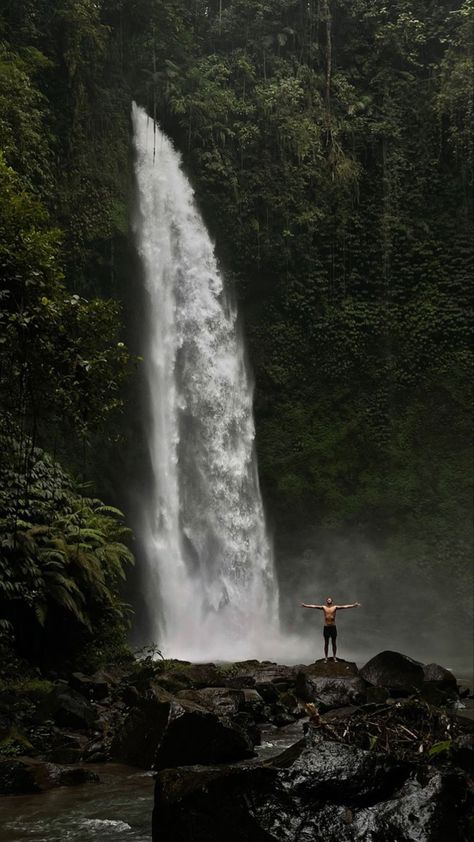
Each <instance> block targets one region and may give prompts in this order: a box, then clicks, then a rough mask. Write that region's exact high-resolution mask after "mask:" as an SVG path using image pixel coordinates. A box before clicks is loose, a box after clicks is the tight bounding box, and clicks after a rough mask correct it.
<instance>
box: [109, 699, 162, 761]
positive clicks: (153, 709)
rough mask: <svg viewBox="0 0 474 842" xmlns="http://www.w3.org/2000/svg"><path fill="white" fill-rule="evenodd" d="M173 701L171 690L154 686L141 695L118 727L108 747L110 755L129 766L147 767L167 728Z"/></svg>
mask: <svg viewBox="0 0 474 842" xmlns="http://www.w3.org/2000/svg"><path fill="white" fill-rule="evenodd" d="M172 700H173V696H171V694H170V693H167V692H166V691H165V690H158V689H157V688H155V690H154V691H153V692H152V691H149V692H148V694H146V695H145V696H143V697H141V698H140V702H139V704H138V705H137V706H136V707H134V708H132V710H131V711H130V713H129V714H128V716H127V717H126V719H125V722H124V723H123V725H122V726H121V727H120V728H119V729H118V730H117V732H116V734H115V736H114V738H113V740H112V744H111V748H110V754H111V757H112V758H113V759H115V760H120V761H121V762H122V763H129V764H130V765H131V766H139V767H140V768H142V769H150V768H151V766H152V764H153V760H154V757H155V753H156V749H157V746H158V745H159V742H160V740H161V738H162V736H163V734H164V732H165V730H166V726H167V723H168V716H169V712H170V706H171V703H172Z"/></svg>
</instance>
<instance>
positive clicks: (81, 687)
mask: <svg viewBox="0 0 474 842" xmlns="http://www.w3.org/2000/svg"><path fill="white" fill-rule="evenodd" d="M69 683H70V685H71V687H72V688H73V690H77V692H78V693H81V695H82V696H84V697H85V698H86V699H91V700H93V701H96V702H97V701H101V700H102V699H106V698H107V696H108V695H109V692H110V686H111V683H112V682H111V679H110V677H109V676H107V675H106V674H105V673H103V672H97V673H95V675H84V674H83V673H82V672H73V674H72V676H71V678H70V681H69Z"/></svg>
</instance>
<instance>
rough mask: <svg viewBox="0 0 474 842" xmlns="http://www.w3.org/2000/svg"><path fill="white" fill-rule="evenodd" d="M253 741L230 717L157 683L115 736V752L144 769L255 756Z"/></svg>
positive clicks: (221, 761)
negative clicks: (178, 695)
mask: <svg viewBox="0 0 474 842" xmlns="http://www.w3.org/2000/svg"><path fill="white" fill-rule="evenodd" d="M253 754H254V752H253V744H252V740H251V738H250V736H249V734H248V732H246V731H245V730H244V729H243V728H242V727H240V726H239V725H238V724H237V723H233V722H232V721H231V720H230V719H229V718H228V717H225V716H217V715H216V714H215V713H214V712H212V710H209V708H205V707H203V706H202V705H199V704H196V703H195V702H194V701H191V700H190V699H187V698H176V697H175V696H172V695H171V694H170V693H167V692H166V691H164V690H161V689H159V688H156V687H155V688H154V690H153V692H150V693H149V694H148V695H147V696H146V697H145V698H144V699H142V700H141V701H140V704H139V705H137V706H136V707H135V708H133V709H132V710H131V711H130V713H129V714H128V716H127V717H126V719H125V721H124V723H123V724H122V726H121V727H120V728H119V729H118V730H117V733H116V735H115V737H114V739H113V741H112V746H111V756H112V757H113V758H115V759H117V760H120V761H122V762H123V763H130V764H131V765H132V766H139V767H141V768H145V769H148V768H151V767H152V766H154V767H156V768H164V767H166V766H172V767H173V766H181V765H186V764H192V763H203V764H207V763H223V762H230V761H233V760H241V759H243V758H246V757H252V756H253Z"/></svg>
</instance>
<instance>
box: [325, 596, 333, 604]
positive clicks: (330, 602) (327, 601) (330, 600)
mask: <svg viewBox="0 0 474 842" xmlns="http://www.w3.org/2000/svg"><path fill="white" fill-rule="evenodd" d="M326 605H332V599H331V597H330V596H327V597H326Z"/></svg>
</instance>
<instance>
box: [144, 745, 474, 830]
mask: <svg viewBox="0 0 474 842" xmlns="http://www.w3.org/2000/svg"><path fill="white" fill-rule="evenodd" d="M468 814H469V792H468V789H467V785H466V781H465V779H464V778H463V776H462V775H459V774H457V773H455V772H454V773H453V772H452V771H449V770H448V771H442V772H438V771H436V770H434V769H432V768H430V767H427V768H426V769H425V770H423V772H421V771H420V772H416V771H415V767H411V766H410V765H408V764H405V763H398V762H396V761H394V760H393V758H390V757H389V756H387V755H385V754H384V755H378V754H376V753H374V752H370V751H364V750H361V749H358V748H355V747H354V746H347V745H342V744H340V743H335V742H327V741H321V742H319V743H317V744H316V745H314V746H313V747H312V748H308V747H305V744H304V741H301V742H300V743H298V744H297V745H295V746H293V747H292V748H290V749H288V750H287V751H285V752H284V753H283V754H282V755H279V756H278V757H277V758H274V759H273V760H272V761H270V762H267V763H261V764H259V765H253V766H251V765H247V766H246V765H241V766H237V767H235V766H233V767H232V766H230V767H229V766H227V767H226V766H224V767H222V766H221V767H207V768H204V767H202V766H194V767H182V768H180V769H166V770H164V771H162V772H159V773H158V775H157V781H156V789H155V809H154V815H153V842H196V840H197V839H199V842H222V840H223V839H226V840H228V842H257V840H258V842H315V840H318V839H324V840H325V842H446V840H448V839H449V840H451V842H462V840H465V839H467V838H469V837H468V832H467V822H468Z"/></svg>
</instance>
